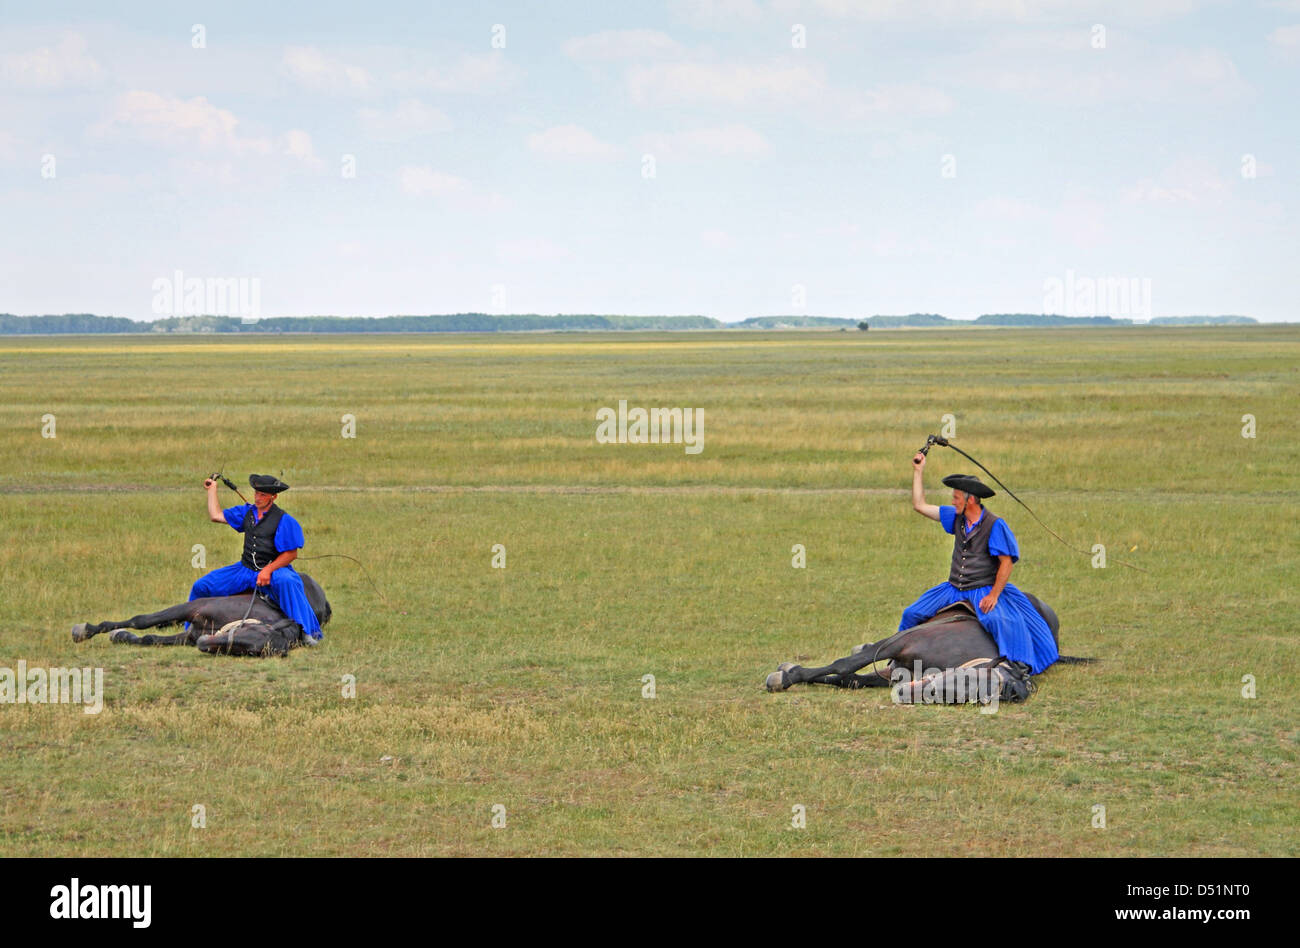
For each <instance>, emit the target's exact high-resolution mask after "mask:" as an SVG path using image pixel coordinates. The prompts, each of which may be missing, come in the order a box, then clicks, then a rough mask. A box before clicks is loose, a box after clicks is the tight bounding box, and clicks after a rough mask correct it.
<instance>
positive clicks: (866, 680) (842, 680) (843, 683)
mask: <svg viewBox="0 0 1300 948" xmlns="http://www.w3.org/2000/svg"><path fill="white" fill-rule="evenodd" d="M809 684H813V685H834V686H835V687H836V688H849V689H858V688H884V687H885V686H887V685H888V684H889V680H888V679H886V678H881V677H880V676H879V675H877V674H874V673H873V674H870V675H854V674H848V675H819V676H818V677H816V678H813V679H812V680H811V681H809Z"/></svg>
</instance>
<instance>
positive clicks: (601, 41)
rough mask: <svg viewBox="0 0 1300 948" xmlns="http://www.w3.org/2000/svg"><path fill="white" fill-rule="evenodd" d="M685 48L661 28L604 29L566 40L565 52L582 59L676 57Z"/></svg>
mask: <svg viewBox="0 0 1300 948" xmlns="http://www.w3.org/2000/svg"><path fill="white" fill-rule="evenodd" d="M684 52H685V49H684V47H683V46H682V44H681V43H679V42H677V41H676V40H675V39H673V38H672V37H671V36H669V35H668V34H667V33H661V32H659V31H658V30H604V31H603V32H600V33H592V34H590V35H589V36H577V37H574V38H573V39H571V40H569V41H568V42H566V43H565V44H564V53H565V55H566V56H568V57H569V58H570V59H576V60H578V61H579V62H606V61H610V60H629V59H673V58H677V57H679V56H681V55H682V54H683V53H684Z"/></svg>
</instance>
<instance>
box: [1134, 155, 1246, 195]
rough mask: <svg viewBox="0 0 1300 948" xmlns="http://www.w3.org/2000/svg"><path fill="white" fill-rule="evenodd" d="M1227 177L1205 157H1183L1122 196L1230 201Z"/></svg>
mask: <svg viewBox="0 0 1300 948" xmlns="http://www.w3.org/2000/svg"><path fill="white" fill-rule="evenodd" d="M1231 197H1232V189H1231V186H1230V184H1229V182H1228V180H1227V179H1226V178H1225V177H1223V176H1222V175H1221V174H1219V171H1218V169H1217V168H1216V167H1215V166H1214V165H1213V164H1211V163H1210V162H1209V161H1206V160H1205V159H1199V158H1198V159H1186V160H1184V161H1180V162H1177V163H1175V164H1173V165H1170V166H1169V167H1168V168H1165V169H1163V170H1162V171H1161V172H1160V173H1159V174H1158V175H1156V176H1155V177H1154V178H1144V179H1142V180H1141V181H1139V182H1138V183H1137V185H1136V186H1135V187H1132V188H1129V189H1128V190H1126V191H1125V192H1124V199H1125V200H1126V201H1129V202H1133V203H1138V204H1163V205H1179V204H1184V205H1197V206H1208V205H1219V204H1223V203H1225V202H1226V201H1228V200H1230V199H1231Z"/></svg>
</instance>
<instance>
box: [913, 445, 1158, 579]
mask: <svg viewBox="0 0 1300 948" xmlns="http://www.w3.org/2000/svg"><path fill="white" fill-rule="evenodd" d="M936 444H937V445H939V446H940V447H942V448H952V450H954V451H956V452H957V453H958V454H960V455H961V456H962V457H964V458H966V459H967V460H968V461H970V462H971V463H972V464H974V465H975V466H976V467H978V468H979V469H980V470H981V471H983V472H984V473H985V474H987V475H988V476H989V477H991V478H993V480H995V481H997V485H998V486H999V487H1001V488H1002V489H1003V490H1004V491H1006V492H1007V494H1008V495H1009V496H1010V497H1011V499H1012V500H1014V501H1015V502H1016V503H1018V504H1019V505H1020V506H1021V507H1024V508H1025V510H1028V511H1029V516H1031V517H1033V518H1034V519H1035V520H1037V521H1038V525H1039V526H1040V527H1042V528H1043V529H1044V530H1046V531H1047V532H1048V533H1050V534H1051V535H1052V536H1054V537H1056V539H1058V540H1060V541H1061V543H1063V544H1064V545H1065V546H1066V547H1068V548H1069V549H1071V550H1073V551H1074V552H1075V553H1082V554H1083V555H1084V556H1091V555H1092V553H1091V552H1089V551H1088V550H1081V549H1079V548H1078V547H1074V546H1070V544H1069V543H1068V542H1067V541H1066V540H1063V539H1061V537H1060V535H1059V534H1057V532H1056V531H1055V530H1053V529H1052V528H1051V527H1049V526H1048V525H1047V524H1045V523H1043V521H1042V519H1041V518H1039V516H1038V514H1036V513H1034V512H1033V511H1032V510H1030V509H1029V505H1028V504H1027V503H1025V502H1024V501H1023V500H1021V499H1020V498H1019V497H1017V496H1016V495H1015V494H1014V493H1012V491H1011V488H1010V487H1008V486H1007V485H1006V484H1003V483H1002V481H1000V480H998V476H997V475H996V474H994V473H993V472H992V471H990V470H989V469H988V468H987V467H985V466H984V465H983V464H981V463H980V462H979V461H977V460H975V459H974V458H973V457H971V456H970V455H969V454H967V453H966V452H965V451H963V450H962V449H961V448H959V447H957V445H955V444H953V443H952V442H951V441H949V440H948V439H947V438H941V437H939V436H938V435H927V436H926V439H925V447H923V448H921V453H922V454H924V455H929V453H930V448H931V447H932V446H933V445H936ZM1115 562H1116V563H1118V564H1119V565H1120V566H1127V567H1128V568H1129V569H1135V570H1137V571H1138V572H1139V573H1147V572H1149V571H1148V570H1145V569H1143V568H1142V567H1140V566H1134V565H1133V564H1132V563H1125V562H1124V561H1123V560H1115Z"/></svg>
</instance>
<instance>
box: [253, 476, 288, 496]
mask: <svg viewBox="0 0 1300 948" xmlns="http://www.w3.org/2000/svg"><path fill="white" fill-rule="evenodd" d="M248 483H249V484H251V485H252V488H253V490H260V491H261V492H262V493H264V494H278V493H280V492H281V491H285V490H288V489H289V485H288V484H286V483H285V482H284V481H282V480H280V478H278V477H274V476H272V475H270V474H249V475H248Z"/></svg>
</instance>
